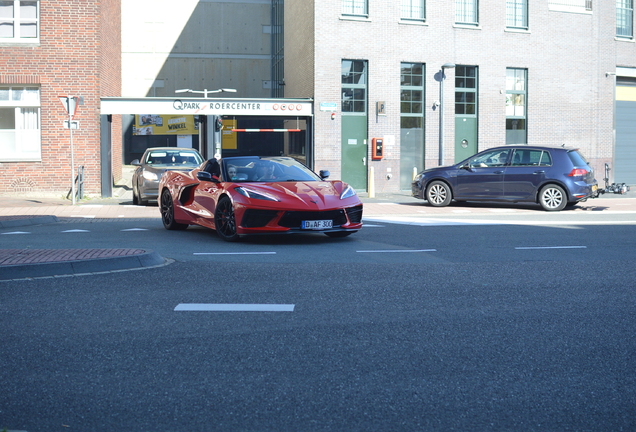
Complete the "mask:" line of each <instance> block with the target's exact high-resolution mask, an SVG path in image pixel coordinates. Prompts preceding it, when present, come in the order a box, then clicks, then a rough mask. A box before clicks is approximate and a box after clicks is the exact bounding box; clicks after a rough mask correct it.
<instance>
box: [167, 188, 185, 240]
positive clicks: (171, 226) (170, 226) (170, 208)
mask: <svg viewBox="0 0 636 432" xmlns="http://www.w3.org/2000/svg"><path fill="white" fill-rule="evenodd" d="M161 222H163V226H164V227H165V228H166V229H167V230H184V229H186V228H187V227H188V224H182V223H178V222H175V220H174V202H173V201H172V195H171V194H170V192H169V191H168V190H167V189H166V190H164V191H163V193H162V194H161Z"/></svg>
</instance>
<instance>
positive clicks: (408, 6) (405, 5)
mask: <svg viewBox="0 0 636 432" xmlns="http://www.w3.org/2000/svg"><path fill="white" fill-rule="evenodd" d="M424 12H425V9H424V0H402V5H401V7H400V18H401V19H403V20H415V21H424V19H425V13H424Z"/></svg>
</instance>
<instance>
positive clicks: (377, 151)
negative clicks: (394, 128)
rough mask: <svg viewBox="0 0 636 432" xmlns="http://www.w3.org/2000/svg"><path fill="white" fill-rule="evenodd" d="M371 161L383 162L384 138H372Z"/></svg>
mask: <svg viewBox="0 0 636 432" xmlns="http://www.w3.org/2000/svg"><path fill="white" fill-rule="evenodd" d="M371 152H372V153H371V159H373V160H382V158H383V157H384V140H383V139H382V138H371Z"/></svg>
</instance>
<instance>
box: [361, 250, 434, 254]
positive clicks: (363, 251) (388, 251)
mask: <svg viewBox="0 0 636 432" xmlns="http://www.w3.org/2000/svg"><path fill="white" fill-rule="evenodd" d="M356 252H360V253H365V252H379V253H384V252H387V253H391V252H437V249H387V250H359V251H356Z"/></svg>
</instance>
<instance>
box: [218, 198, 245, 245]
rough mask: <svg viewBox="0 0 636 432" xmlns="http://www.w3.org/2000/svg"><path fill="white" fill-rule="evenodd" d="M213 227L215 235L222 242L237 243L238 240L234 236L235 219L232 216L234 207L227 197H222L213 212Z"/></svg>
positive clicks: (237, 237) (236, 236) (236, 235)
mask: <svg viewBox="0 0 636 432" xmlns="http://www.w3.org/2000/svg"><path fill="white" fill-rule="evenodd" d="M214 226H215V228H216V233H217V234H218V235H219V237H221V238H222V239H223V240H225V241H228V242H233V241H237V240H238V239H239V236H238V234H236V218H235V216H234V207H233V206H232V201H231V200H230V199H229V198H228V197H223V198H221V199H220V200H219V202H218V204H217V205H216V211H215V212H214Z"/></svg>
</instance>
